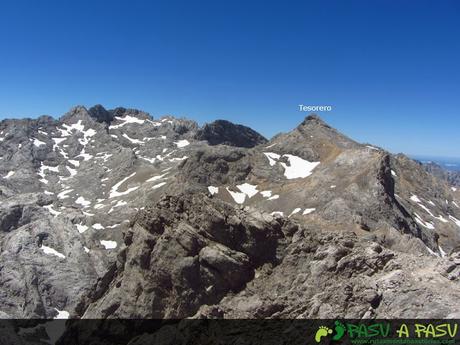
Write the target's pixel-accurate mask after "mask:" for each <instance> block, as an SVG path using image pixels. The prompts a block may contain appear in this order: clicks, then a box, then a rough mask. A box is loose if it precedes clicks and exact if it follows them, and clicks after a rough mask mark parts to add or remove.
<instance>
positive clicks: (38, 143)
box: [33, 138, 46, 147]
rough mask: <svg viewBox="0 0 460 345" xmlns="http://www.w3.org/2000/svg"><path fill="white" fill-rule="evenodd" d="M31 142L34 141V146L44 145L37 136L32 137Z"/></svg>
mask: <svg viewBox="0 0 460 345" xmlns="http://www.w3.org/2000/svg"><path fill="white" fill-rule="evenodd" d="M33 143H34V146H36V147H40V146H42V145H46V143H45V142H43V141H41V140H38V139H37V138H34V141H33Z"/></svg>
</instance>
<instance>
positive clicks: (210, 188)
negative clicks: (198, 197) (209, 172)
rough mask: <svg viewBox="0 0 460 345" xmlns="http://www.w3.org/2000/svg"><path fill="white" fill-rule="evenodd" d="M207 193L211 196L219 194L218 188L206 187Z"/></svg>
mask: <svg viewBox="0 0 460 345" xmlns="http://www.w3.org/2000/svg"><path fill="white" fill-rule="evenodd" d="M208 191H209V193H211V195H214V194H217V193H219V187H214V186H208Z"/></svg>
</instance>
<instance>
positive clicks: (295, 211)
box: [289, 207, 302, 217]
mask: <svg viewBox="0 0 460 345" xmlns="http://www.w3.org/2000/svg"><path fill="white" fill-rule="evenodd" d="M301 210H302V209H301V208H300V207H297V208H295V209H294V210H293V211H292V212H291V214H290V215H289V217H290V216H293V215H294V214H296V213H299V212H300V211H301Z"/></svg>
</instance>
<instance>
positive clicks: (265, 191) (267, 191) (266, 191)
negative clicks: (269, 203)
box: [260, 190, 272, 198]
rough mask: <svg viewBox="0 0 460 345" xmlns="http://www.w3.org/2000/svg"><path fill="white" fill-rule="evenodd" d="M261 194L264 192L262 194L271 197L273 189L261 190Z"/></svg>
mask: <svg viewBox="0 0 460 345" xmlns="http://www.w3.org/2000/svg"><path fill="white" fill-rule="evenodd" d="M260 194H262V196H263V197H264V198H269V197H271V196H272V191H271V190H264V191H262V192H260Z"/></svg>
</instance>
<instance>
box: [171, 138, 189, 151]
mask: <svg viewBox="0 0 460 345" xmlns="http://www.w3.org/2000/svg"><path fill="white" fill-rule="evenodd" d="M174 144H176V146H177V147H178V148H179V149H180V148H182V147H185V146H188V145H190V143H189V141H188V140H185V139H184V140H179V141H176V142H174Z"/></svg>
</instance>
